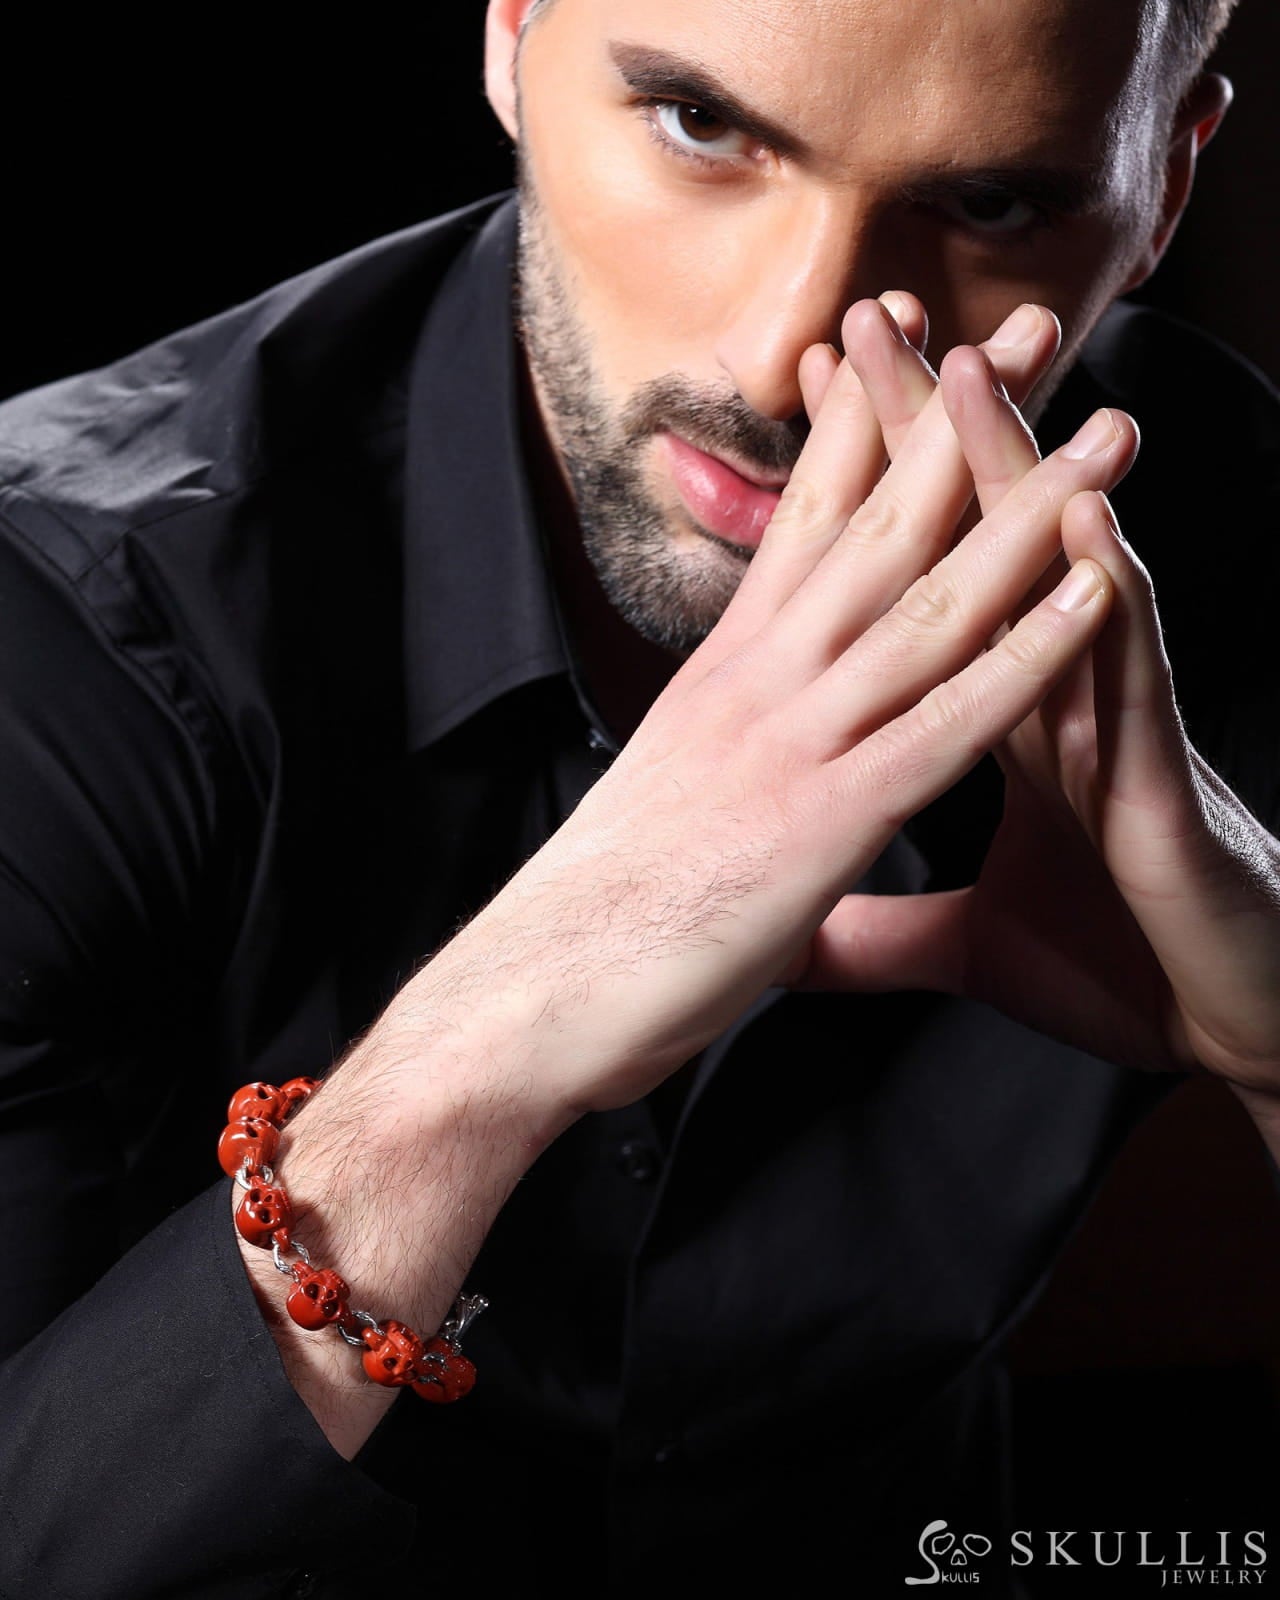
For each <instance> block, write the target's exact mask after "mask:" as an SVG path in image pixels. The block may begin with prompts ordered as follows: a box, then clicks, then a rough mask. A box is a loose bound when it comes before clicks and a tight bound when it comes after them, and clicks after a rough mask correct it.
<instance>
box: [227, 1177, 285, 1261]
mask: <svg viewBox="0 0 1280 1600" xmlns="http://www.w3.org/2000/svg"><path fill="white" fill-rule="evenodd" d="M292 1226H293V1207H292V1206H291V1205H290V1204H289V1196H288V1195H287V1194H286V1193H285V1192H284V1190H283V1189H275V1188H272V1187H271V1186H270V1185H268V1184H265V1183H255V1184H254V1186H253V1188H252V1189H246V1190H245V1192H244V1194H243V1195H242V1197H241V1200H240V1204H239V1205H238V1206H237V1207H236V1227H237V1229H238V1230H239V1233H240V1237H241V1238H242V1239H244V1240H246V1241H247V1242H248V1243H249V1244H256V1245H260V1246H261V1247H262V1249H264V1250H269V1249H270V1248H271V1242H272V1239H271V1236H272V1234H274V1233H276V1232H278V1231H279V1230H280V1229H286V1230H287V1229H289V1228H291V1227H292Z"/></svg>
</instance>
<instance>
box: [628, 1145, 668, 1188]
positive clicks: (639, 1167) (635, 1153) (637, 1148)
mask: <svg viewBox="0 0 1280 1600" xmlns="http://www.w3.org/2000/svg"><path fill="white" fill-rule="evenodd" d="M660 1166H661V1162H660V1161H659V1160H658V1152H657V1151H656V1150H655V1149H654V1148H653V1146H652V1145H651V1144H646V1143H645V1142H644V1140H643V1139H628V1140H627V1142H626V1144H624V1145H620V1146H619V1147H618V1171H619V1172H621V1173H622V1174H623V1176H624V1177H627V1178H631V1179H633V1180H634V1181H635V1182H636V1183H652V1182H653V1180H654V1179H655V1178H656V1177H657V1176H658V1168H659V1167H660Z"/></svg>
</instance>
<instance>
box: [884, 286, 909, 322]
mask: <svg viewBox="0 0 1280 1600" xmlns="http://www.w3.org/2000/svg"><path fill="white" fill-rule="evenodd" d="M880 304H881V305H882V306H883V307H884V308H885V310H886V311H887V312H888V313H889V315H890V316H891V317H892V318H893V320H894V321H895V322H896V323H897V324H898V326H899V327H901V326H902V324H903V322H904V321H905V319H906V316H907V313H908V311H909V310H910V307H909V306H908V305H907V302H906V301H905V300H904V299H903V298H902V296H901V295H900V294H899V293H898V291H897V290H896V289H886V290H885V292H884V293H883V294H882V295H881V296H880Z"/></svg>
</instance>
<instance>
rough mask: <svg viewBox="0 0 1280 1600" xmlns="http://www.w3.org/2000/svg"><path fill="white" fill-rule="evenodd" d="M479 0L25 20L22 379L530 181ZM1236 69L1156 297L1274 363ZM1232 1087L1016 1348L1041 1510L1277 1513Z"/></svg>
mask: <svg viewBox="0 0 1280 1600" xmlns="http://www.w3.org/2000/svg"><path fill="white" fill-rule="evenodd" d="M482 11H483V7H482V5H481V3H480V0H460V3H459V0H455V3H454V4H451V5H447V6H440V7H434V8H428V7H426V6H422V7H419V8H417V9H416V11H415V12H413V13H409V12H408V11H407V9H406V8H403V7H396V8H394V10H393V8H391V7H389V6H385V5H379V4H366V5H364V6H362V7H360V8H358V9H356V10H355V11H354V12H353V13H352V14H350V15H349V16H348V17H347V18H346V20H345V21H344V22H343V23H342V25H341V26H340V27H338V28H336V29H324V28H321V27H320V26H318V25H317V24H316V22H315V21H314V20H313V18H314V15H315V13H312V12H310V11H303V10H302V9H301V8H294V7H284V6H281V7H275V8H267V7H260V8H258V9H257V10H256V12H255V13H254V14H253V15H250V14H249V13H248V11H247V10H242V9H240V8H237V7H235V6H219V7H209V8H188V9H185V10H182V11H176V10H175V11H171V12H169V13H168V15H167V20H165V21H163V22H161V23H158V24H152V25H148V26H144V25H143V24H141V23H140V22H138V21H135V20H131V19H130V17H129V16H128V15H126V14H124V13H122V12H114V13H112V12H107V11H105V10H104V11H99V12H97V13H93V12H90V13H88V14H87V15H83V14H77V15H76V16H75V19H74V21H73V20H72V15H71V13H70V12H69V11H66V10H64V9H63V8H61V7H55V6H51V7H49V8H47V9H46V10H44V11H43V12H42V13H41V14H40V16H39V17H27V18H26V19H24V20H22V21H20V22H19V21H14V20H13V19H12V18H9V19H6V27H5V41H4V62H3V69H2V70H3V80H2V82H0V127H3V129H4V140H3V149H4V152H5V164H4V168H3V178H2V179H0V182H2V183H3V192H4V197H5V206H4V218H5V221H4V228H3V235H2V238H3V262H4V271H3V278H2V279H0V282H2V283H3V293H2V294H0V394H5V393H11V392H14V391H17V390H19V389H22V388H26V387H28V386H30V385H33V384H35V383H38V382H42V381H45V380H47V379H50V378H54V377H57V376H59V375H61V374H63V373H66V372H70V371H73V370H77V369H80V368H84V367H88V366H92V365H96V364H98V363H100V362H103V361H106V360H109V359H111V358H112V357H114V356H116V355H119V354H122V353H123V352H125V351H127V350H129V349H131V348H133V347H135V346H137V345H139V344H142V343H144V342H146V341H147V340H149V339H151V338H153V337H156V336H158V335H160V334H163V333H165V332H167V331H169V330H171V329H173V328H175V327H178V326H180V325H182V324H184V323H187V322H190V321H193V320H196V319H197V318H199V317H201V316H204V315H207V314H209V313H212V312H214V311H217V310H218V309H220V308H222V307H223V306H225V305H228V304H230V303H232V302H234V301H236V300H240V299H243V298H245V297H247V296H249V295H252V294H254V293H255V292H257V291H258V290H260V289H262V288H265V287H266V286H267V285H269V284H271V283H273V282H275V281H277V280H278V279H280V278H282V277H285V276H287V275H289V274H290V273H293V272H295V271H298V270H300V269H302V268H305V267H307V266H309V265H311V264H313V263H315V262H318V261H322V260H324V259H326V258H327V257H329V256H332V255H334V254H337V253H338V252H340V251H342V250H344V249H347V248H349V247H352V246H354V245H357V244H359V243H361V242H362V241H364V240H365V239H368V238H371V237H373V236H375V235H377V234H379V233H382V232H386V231H388V230H391V229H394V228H398V227H401V226H405V225H407V224H410V223H412V222H414V221H416V220H418V219H419V218H421V217H424V216H427V215H430V214H433V213H435V212H438V211H441V210H445V209H448V208H450V207H452V206H454V205H458V204H462V203H465V202H466V201H467V200H470V199H472V198H475V197H477V196H479V195H481V194H484V193H487V192H489V191H491V190H493V189H496V188H499V187H502V186H504V185H505V184H507V183H508V182H509V181H510V152H509V150H508V147H507V144H506V141H505V139H504V137H503V135H502V134H501V131H500V130H499V128H498V126H497V124H496V122H495V121H494V120H493V118H492V117H491V115H490V114H489V113H488V111H487V109H486V107H485V106H484V103H483V99H482V92H481V29H482ZM442 13H443V14H444V15H445V16H446V17H447V19H448V21H449V22H450V23H451V24H453V25H454V27H455V29H456V32H457V37H456V38H453V39H446V38H444V37H442V35H441V31H440V30H441V20H440V19H441V14H442ZM159 15H160V16H161V17H162V18H163V17H164V16H165V14H164V13H160V14H159ZM1220 61H1221V64H1222V66H1223V68H1224V70H1227V71H1228V72H1229V73H1230V74H1231V75H1232V76H1233V77H1234V78H1235V80H1236V83H1237V87H1238V90H1239V97H1238V100H1237V105H1236V107H1235V109H1234V110H1233V112H1232V114H1231V117H1230V118H1229V119H1228V123H1227V125H1226V127H1225V129H1224V132H1223V133H1222V135H1221V136H1220V138H1219V139H1218V141H1217V142H1216V143H1215V144H1214V145H1213V147H1212V148H1211V149H1210V150H1209V151H1208V152H1207V154H1206V156H1205V159H1204V161H1203V164H1202V171H1201V181H1200V186H1199V190H1198V194H1197V199H1196V203H1195V205H1194V206H1193V208H1192V212H1191V214H1190V216H1189V218H1188V221H1187V223H1186V225H1185V226H1184V229H1183V231H1182V233H1181V234H1180V236H1179V238H1178V240H1177V241H1176V243H1175V245H1174V248H1173V250H1172V252H1171V255H1170V258H1169V260H1168V261H1167V263H1166V264H1165V266H1164V267H1163V268H1162V270H1161V272H1160V274H1159V275H1158V276H1157V279H1156V280H1155V282H1154V283H1153V284H1152V286H1151V287H1150V289H1149V290H1148V291H1146V292H1145V297H1146V298H1149V299H1151V300H1153V301H1155V302H1156V303H1158V304H1161V305H1163V306H1165V307H1166V308H1168V309H1171V310H1173V311H1175V312H1177V313H1179V314H1181V315H1183V316H1186V317H1188V318H1190V319H1191V320H1193V321H1198V322H1200V323H1202V324H1204V325H1206V326H1208V327H1209V328H1211V329H1212V330H1214V331H1215V332H1217V333H1219V334H1220V335H1222V336H1223V337H1226V338H1227V339H1228V340H1229V341H1231V342H1233V343H1234V344H1236V346H1237V348H1239V349H1241V350H1243V351H1244V352H1245V353H1246V354H1248V355H1250V356H1252V357H1253V359H1255V360H1256V361H1257V362H1258V363H1259V364H1260V365H1261V366H1263V367H1264V369H1266V370H1267V371H1268V372H1269V373H1270V374H1271V375H1272V377H1273V378H1275V377H1280V311H1278V310H1277V307H1276V304H1275V302H1274V299H1273V296H1272V292H1271V279H1272V276H1273V264H1274V263H1275V261H1276V260H1277V258H1278V257H1280V250H1278V248H1277V247H1278V246H1280V140H1278V139H1277V131H1278V130H1280V104H1278V101H1277V96H1276V95H1275V93H1274V91H1273V86H1272V83H1271V77H1272V75H1273V73H1274V71H1275V67H1276V64H1277V63H1278V62H1280V6H1277V5H1276V3H1275V0H1243V9H1242V12H1241V14H1240V16H1239V18H1238V20H1237V22H1236V23H1235V24H1234V25H1233V30H1232V33H1231V34H1230V35H1229V36H1228V40H1227V42H1226V44H1225V45H1224V48H1223V49H1222V51H1221V52H1220ZM1188 403H1189V404H1194V403H1196V397H1194V396H1188ZM1213 1088H1214V1086H1212V1085H1198V1086H1194V1087H1193V1088H1192V1089H1191V1091H1190V1092H1189V1093H1185V1094H1184V1093H1183V1092H1182V1091H1180V1092H1179V1094H1177V1095H1175V1096H1173V1097H1172V1099H1171V1101H1170V1102H1169V1105H1168V1107H1167V1108H1165V1109H1163V1110H1162V1112H1161V1113H1160V1114H1159V1115H1158V1117H1157V1119H1155V1123H1154V1126H1152V1127H1151V1128H1148V1129H1144V1130H1143V1131H1142V1133H1141V1134H1140V1135H1139V1136H1138V1138H1137V1139H1135V1141H1134V1142H1133V1146H1132V1148H1131V1150H1130V1151H1129V1152H1127V1153H1126V1155H1125V1157H1124V1158H1123V1159H1122V1162H1121V1164H1120V1167H1119V1169H1118V1171H1117V1173H1116V1174H1115V1179H1114V1181H1113V1183H1112V1184H1111V1185H1110V1186H1109V1188H1108V1190H1107V1191H1105V1192H1104V1195H1103V1197H1102V1199H1101V1201H1100V1203H1099V1207H1098V1209H1097V1211H1096V1212H1095V1215H1094V1216H1093V1218H1091V1220H1090V1222H1089V1223H1088V1224H1087V1225H1086V1227H1085V1229H1084V1230H1083V1231H1082V1234H1081V1235H1080V1236H1079V1238H1078V1239H1077V1241H1076V1242H1075V1244H1074V1245H1073V1247H1072V1250H1071V1251H1070V1252H1069V1254H1068V1258H1067V1260H1066V1261H1065V1262H1064V1264H1063V1267H1062V1269H1061V1270H1060V1272H1059V1274H1058V1277H1057V1280H1056V1282H1055V1285H1054V1287H1053V1288H1051V1290H1050V1293H1049V1295H1048V1296H1047V1297H1046V1300H1045V1301H1044V1302H1043V1303H1042V1305H1041V1307H1040V1308H1039V1309H1038V1310H1037V1312H1036V1313H1034V1314H1033V1316H1032V1319H1031V1321H1030V1324H1029V1326H1028V1328H1027V1329H1026V1330H1024V1332H1023V1334H1022V1335H1020V1337H1019V1340H1018V1342H1017V1344H1016V1346H1015V1357H1016V1370H1017V1372H1018V1374H1019V1385H1018V1402H1017V1407H1016V1412H1015V1414H1016V1417H1017V1419H1018V1421H1019V1429H1020V1433H1019V1440H1020V1449H1021V1453H1020V1457H1019V1467H1018V1478H1017V1482H1018V1486H1019V1491H1020V1495H1021V1497H1022V1500H1023V1504H1024V1506H1025V1514H1026V1517H1027V1524H1026V1525H1028V1526H1032V1527H1037V1528H1045V1527H1055V1526H1058V1527H1061V1526H1071V1525H1072V1524H1071V1522H1070V1521H1059V1520H1057V1519H1058V1518H1069V1517H1070V1516H1071V1511H1070V1509H1069V1507H1070V1506H1071V1504H1072V1503H1073V1495H1074V1493H1075V1487H1073V1486H1078V1485H1079V1484H1081V1483H1082V1482H1086V1481H1092V1482H1094V1483H1096V1484H1097V1486H1098V1489H1099V1492H1100V1494H1101V1497H1102V1500H1103V1502H1104V1503H1106V1504H1108V1505H1111V1506H1112V1507H1113V1509H1112V1512H1111V1515H1110V1519H1109V1520H1108V1521H1107V1522H1106V1523H1105V1524H1103V1525H1105V1526H1108V1527H1112V1528H1122V1527H1126V1526H1129V1525H1130V1524H1129V1522H1128V1520H1127V1518H1126V1515H1125V1506H1126V1505H1127V1504H1128V1503H1129V1501H1130V1497H1131V1494H1132V1490H1133V1486H1134V1485H1135V1484H1137V1483H1138V1482H1140V1481H1141V1482H1145V1483H1146V1484H1147V1485H1148V1486H1149V1487H1150V1488H1151V1489H1152V1490H1153V1491H1155V1492H1157V1493H1158V1494H1159V1495H1160V1496H1161V1497H1162V1498H1165V1499H1166V1500H1167V1504H1168V1507H1169V1512H1170V1517H1176V1516H1178V1515H1190V1514H1191V1507H1193V1506H1194V1507H1197V1508H1199V1509H1200V1510H1201V1511H1207V1508H1208V1506H1209V1505H1210V1504H1212V1505H1213V1506H1214V1507H1215V1508H1217V1507H1221V1515H1222V1516H1223V1517H1224V1518H1227V1519H1228V1520H1223V1521H1220V1522H1218V1523H1216V1526H1219V1527H1223V1528H1226V1527H1240V1526H1246V1527H1247V1526H1259V1525H1261V1524H1259V1523H1258V1522H1242V1521H1241V1520H1240V1519H1241V1518H1242V1517H1244V1516H1245V1515H1247V1514H1249V1513H1247V1512H1246V1509H1245V1507H1246V1504H1249V1505H1253V1504H1257V1503H1258V1502H1257V1499H1256V1497H1255V1493H1250V1492H1249V1491H1250V1490H1253V1491H1255V1492H1264V1493H1266V1494H1272V1495H1273V1494H1274V1491H1275V1489H1276V1487H1277V1485H1276V1477H1275V1470H1274V1466H1273V1468H1272V1470H1271V1473H1270V1476H1269V1478H1268V1479H1267V1480H1266V1484H1265V1486H1264V1483H1263V1480H1261V1479H1260V1478H1259V1476H1258V1469H1257V1465H1256V1462H1257V1457H1256V1455H1254V1452H1256V1450H1257V1449H1258V1447H1259V1446H1261V1447H1262V1448H1263V1449H1264V1450H1266V1451H1267V1452H1268V1453H1269V1454H1270V1458H1271V1461H1272V1462H1273V1463H1274V1462H1275V1461H1276V1460H1277V1459H1278V1457H1280V1453H1278V1452H1277V1451H1276V1448H1275V1447H1276V1443H1277V1441H1278V1439H1280V1429H1277V1425H1276V1419H1275V1413H1274V1396H1275V1393H1276V1392H1277V1389H1278V1388H1280V1359H1278V1358H1277V1356H1276V1351H1277V1350H1278V1349H1280V1224H1278V1223H1277V1213H1276V1208H1275V1203H1274V1196H1273V1195H1272V1194H1271V1193H1270V1190H1269V1187H1268V1180H1267V1176H1266V1173H1265V1169H1264V1168H1263V1166H1262V1163H1261V1160H1260V1157H1259V1152H1258V1147H1257V1144H1256V1141H1254V1140H1253V1138H1252V1135H1251V1133H1250V1130H1249V1129H1248V1128H1247V1126H1245V1125H1244V1123H1243V1119H1242V1118H1241V1117H1240V1115H1239V1114H1238V1108H1235V1107H1234V1103H1233V1102H1230V1101H1224V1097H1222V1096H1218V1097H1217V1098H1216V1099H1215V1098H1214V1096H1213ZM1206 1130H1208V1131H1207V1132H1206ZM1268 1374H1269V1377H1268ZM1206 1419H1212V1426H1211V1425H1210V1423H1209V1421H1207V1420H1206ZM1250 1456H1253V1460H1254V1463H1255V1464H1254V1465H1251V1464H1250V1459H1249V1458H1250ZM1233 1508H1234V1511H1233ZM1086 1525H1087V1524H1086ZM1148 1525H1150V1524H1148ZM1168 1525H1169V1526H1180V1525H1185V1524H1182V1523H1179V1522H1177V1521H1171V1522H1169V1524H1168ZM1210 1525H1211V1526H1212V1525H1214V1524H1210ZM1269 1532H1270V1534H1271V1540H1270V1542H1271V1544H1272V1546H1273V1547H1274V1548H1275V1549H1276V1550H1277V1551H1280V1525H1277V1524H1275V1523H1274V1521H1273V1524H1272V1526H1271V1527H1270V1528H1269ZM1045 1592H1053V1593H1056V1592H1058V1590H1057V1589H1056V1588H1055V1589H1052V1590H1046V1591H1045ZM1073 1592H1076V1593H1079V1592H1080V1591H1079V1590H1078V1589H1077V1590H1075V1591H1073ZM1143 1592H1145V1588H1144V1591H1143Z"/></svg>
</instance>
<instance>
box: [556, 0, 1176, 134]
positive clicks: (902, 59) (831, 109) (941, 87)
mask: <svg viewBox="0 0 1280 1600" xmlns="http://www.w3.org/2000/svg"><path fill="white" fill-rule="evenodd" d="M1166 4H1167V0H803V3H797V0H560V6H561V8H562V10H563V11H565V12H568V13H571V14H572V13H577V14H578V17H579V20H580V22H581V24H582V25H583V26H584V27H586V28H588V29H589V30H591V31H592V32H594V33H596V34H598V35H599V37H600V39H601V40H602V41H607V42H608V43H610V44H612V43H617V42H621V43H625V44H629V45H632V46H637V47H647V48H649V49H650V50H651V51H653V52H654V53H655V55H657V56H663V57H668V58H672V59H675V60H678V61H681V62H684V63H686V64H687V65H689V66H691V67H693V68H696V69H701V70H704V71H705V72H706V73H708V74H709V75H710V76H712V77H714V78H715V80H716V81H717V82H719V83H723V84H724V85H725V86H726V87H727V88H730V89H732V90H733V91H734V92H735V93H736V94H737V95H738V96H739V97H741V98H743V99H744V100H747V101H749V102H750V104H751V106H752V108H753V109H755V110H758V111H760V112H761V113H762V114H764V115H766V116H768V117H769V118H770V119H771V120H773V121H777V122H780V123H782V124H783V125H785V126H787V127H791V128H794V129H795V130H796V132H797V133H798V135H799V136H800V138H801V139H802V140H803V141H804V142H805V143H806V145H809V146H811V147H812V148H813V150H814V151H815V152H816V153H817V154H818V155H819V156H825V157H826V158H827V159H835V158H836V157H837V155H838V152H840V151H841V149H842V148H844V147H845V145H846V141H847V139H848V136H849V135H850V134H856V135H857V146H858V149H859V153H860V155H861V156H862V157H863V158H868V157H869V158H871V159H873V160H875V159H886V160H887V159H894V160H898V159H900V160H902V161H903V162H904V164H911V163H912V162H915V161H919V162H920V163H922V164H924V165H926V166H927V165H933V164H936V163H937V161H938V160H939V159H941V158H944V153H945V152H948V151H950V152H955V151H957V150H958V149H963V150H964V151H965V152H966V154H968V155H971V156H972V157H973V158H974V159H981V158H982V157H983V156H984V155H987V156H992V155H997V154H999V153H1001V152H1002V151H1006V150H1008V149H1009V147H1010V145H1011V144H1012V145H1016V146H1017V148H1018V149H1019V151H1020V153H1022V154H1025V155H1026V156H1027V157H1028V158H1031V157H1034V156H1035V155H1037V154H1039V153H1042V152H1047V151H1049V150H1055V151H1056V152H1058V153H1059V154H1061V153H1062V151H1063V148H1064V146H1065V145H1067V144H1070V145H1072V146H1073V147H1074V149H1075V152H1076V153H1077V155H1078V156H1079V157H1080V159H1082V160H1084V159H1088V158H1089V157H1090V156H1091V155H1092V156H1093V157H1094V158H1096V155H1097V153H1098V152H1097V150H1096V145H1097V141H1098V140H1099V139H1100V138H1102V137H1105V136H1106V133H1107V132H1108V131H1114V126H1113V125H1114V122H1115V119H1116V117H1117V114H1118V111H1119V109H1120V108H1123V107H1124V105H1125V104H1126V103H1127V102H1131V101H1132V100H1133V98H1134V89H1135V82H1136V80H1140V81H1141V83H1142V85H1143V87H1144V89H1145V87H1146V85H1147V84H1148V82H1149V78H1150V73H1151V72H1152V70H1153V60H1154V54H1155V52H1154V49H1153V43H1154V41H1155V40H1156V39H1157V37H1158V32H1159V18H1160V15H1161V13H1162V10H1163V8H1164V6H1165V5H1166ZM879 141H884V144H885V148H884V149H878V148H877V144H878V142H879ZM988 147H990V148H988ZM997 147H998V148H997Z"/></svg>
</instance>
